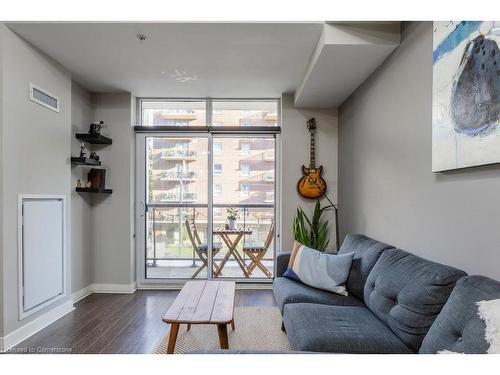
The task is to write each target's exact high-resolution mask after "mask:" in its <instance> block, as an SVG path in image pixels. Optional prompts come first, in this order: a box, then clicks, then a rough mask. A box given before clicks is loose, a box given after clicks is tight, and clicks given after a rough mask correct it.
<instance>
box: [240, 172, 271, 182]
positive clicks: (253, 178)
mask: <svg viewBox="0 0 500 375" xmlns="http://www.w3.org/2000/svg"><path fill="white" fill-rule="evenodd" d="M241 177H242V179H241V180H240V182H244V183H248V184H252V183H253V184H257V183H262V182H269V183H272V182H274V173H272V172H264V173H257V174H253V173H251V172H248V174H246V175H245V174H241Z"/></svg>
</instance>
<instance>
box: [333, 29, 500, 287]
mask: <svg viewBox="0 0 500 375" xmlns="http://www.w3.org/2000/svg"><path fill="white" fill-rule="evenodd" d="M402 31H403V33H402V43H401V45H400V47H399V48H398V49H397V50H396V51H395V52H394V53H393V54H392V55H391V56H390V57H389V59H387V60H386V61H385V62H384V64H383V65H382V66H381V67H380V68H379V69H378V70H377V71H376V72H375V73H374V74H373V75H372V76H371V77H370V78H369V79H368V80H367V81H366V82H365V83H364V84H363V85H362V86H361V87H360V88H359V89H358V90H357V91H356V92H355V93H354V95H352V97H351V98H349V99H348V100H347V101H346V102H345V103H344V104H343V105H342V107H341V109H340V131H339V135H340V161H339V164H340V178H339V184H340V185H339V189H340V192H339V193H340V207H341V219H340V224H341V230H342V235H345V234H346V233H364V234H367V235H369V236H372V237H374V238H376V239H378V240H381V241H385V242H387V243H390V244H393V245H395V246H398V247H400V248H402V249H404V250H407V251H410V252H412V253H415V254H417V255H420V256H423V257H425V258H428V259H431V260H434V261H437V262H441V263H445V264H449V265H452V266H455V267H458V268H461V269H463V270H464V271H466V272H468V273H472V274H483V275H486V276H490V277H493V278H495V279H500V267H499V265H500V249H499V245H498V244H499V243H500V231H499V230H498V229H499V228H500V216H499V214H498V213H499V211H500V201H499V200H498V199H497V196H498V192H499V191H500V174H499V171H500V168H499V166H498V165H496V166H490V167H482V168H472V169H468V170H461V171H455V172H449V173H432V172H431V165H432V164H431V158H432V139H431V138H432V128H431V127H432V23H430V22H418V23H409V24H408V23H405V24H404V27H403V29H402Z"/></svg>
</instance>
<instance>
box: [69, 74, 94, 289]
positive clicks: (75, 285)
mask: <svg viewBox="0 0 500 375" xmlns="http://www.w3.org/2000/svg"><path fill="white" fill-rule="evenodd" d="M92 120H93V108H92V102H91V94H90V93H89V92H87V91H86V90H85V89H83V88H82V87H81V86H79V85H78V84H77V83H75V82H72V84H71V155H73V156H78V155H79V153H80V142H79V141H78V140H77V139H76V138H75V136H74V135H75V133H86V132H87V131H88V129H89V124H90V123H91V122H92ZM86 146H87V147H88V148H87V151H86V152H87V155H86V156H87V157H88V156H89V155H90V152H91V146H89V145H86ZM89 170H90V168H89V167H87V166H78V165H77V166H72V167H71V181H70V185H71V259H72V262H71V273H72V275H71V279H72V283H71V284H72V285H71V291H72V292H76V291H79V290H81V289H83V288H86V287H88V286H89V285H90V284H92V279H91V272H92V260H93V259H92V257H93V254H92V232H91V222H92V221H91V214H92V207H91V203H92V198H91V197H90V196H89V195H88V194H80V193H77V192H76V191H75V186H76V180H77V179H81V181H82V183H84V182H85V181H86V180H87V173H88V172H89Z"/></svg>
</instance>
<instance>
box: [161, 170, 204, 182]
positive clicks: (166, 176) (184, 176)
mask: <svg viewBox="0 0 500 375" xmlns="http://www.w3.org/2000/svg"><path fill="white" fill-rule="evenodd" d="M158 179H159V180H160V181H183V182H192V181H197V178H196V173H195V172H187V173H182V172H167V173H162V174H160V176H159V177H158Z"/></svg>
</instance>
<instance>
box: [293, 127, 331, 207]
mask: <svg viewBox="0 0 500 375" xmlns="http://www.w3.org/2000/svg"><path fill="white" fill-rule="evenodd" d="M307 129H308V130H309V133H310V135H311V138H310V150H311V153H310V162H309V168H306V167H305V166H302V173H303V174H304V176H302V178H301V179H300V180H299V182H298V183H297V190H298V192H299V194H300V195H301V196H303V197H304V198H310V199H316V198H319V197H322V196H323V195H324V194H325V192H326V182H325V180H323V178H322V177H321V173H322V171H323V167H322V166H319V167H318V168H316V162H315V149H314V133H315V131H316V120H315V119H314V118H311V119H309V120H307Z"/></svg>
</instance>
